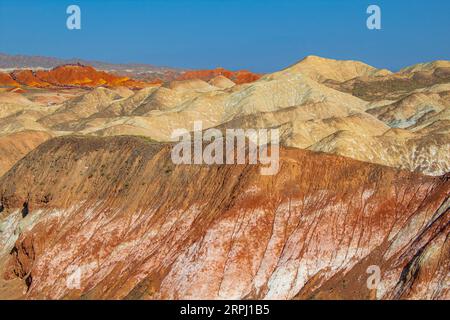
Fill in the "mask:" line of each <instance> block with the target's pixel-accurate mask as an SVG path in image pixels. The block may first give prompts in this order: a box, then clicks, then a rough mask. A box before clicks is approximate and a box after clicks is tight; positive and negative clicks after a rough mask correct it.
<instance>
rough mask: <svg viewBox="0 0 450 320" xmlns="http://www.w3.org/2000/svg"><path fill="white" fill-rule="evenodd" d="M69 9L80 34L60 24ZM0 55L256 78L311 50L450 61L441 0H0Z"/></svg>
mask: <svg viewBox="0 0 450 320" xmlns="http://www.w3.org/2000/svg"><path fill="white" fill-rule="evenodd" d="M70 4H77V5H79V6H80V7H81V11H82V17H81V20H82V29H81V30H76V31H70V30H68V29H67V28H66V19H67V17H68V15H67V14H66V8H67V6H68V5H70ZM370 4H378V5H379V6H380V7H381V9H382V30H380V31H370V30H368V29H367V28H366V19H367V16H368V15H367V14H366V9H367V7H368V5H370ZM0 52H4V53H10V54H30V55H44V56H54V57H60V58H72V57H77V58H83V59H93V60H103V61H108V62H122V63H125V62H141V63H150V64H155V65H166V66H174V67H185V68H214V67H217V66H222V67H225V68H229V69H241V68H246V69H250V70H253V71H258V72H271V71H274V70H277V69H281V68H283V67H285V66H287V65H290V64H292V63H294V62H296V61H298V60H300V59H301V58H302V57H304V56H306V55H310V54H314V55H319V56H325V57H330V58H336V59H354V60H361V61H364V62H366V63H369V64H371V65H374V66H376V67H387V68H390V69H393V70H396V69H399V68H401V67H403V66H406V65H409V64H414V63H418V62H423V61H431V60H437V59H448V60H450V1H449V0H409V1H407V0H386V1H379V0H368V1H366V0H334V1H331V0H308V1H300V0H297V1H296V0H266V1H265V0H258V1H252V0H221V1H219V0H208V1H206V0H148V1H145V0H141V1H138V0H134V1H130V0H128V1H124V0H97V1H95V0H90V1H88V0H81V1H78V0H70V1H65V0H53V1H51V0H39V1H38V0H28V1H27V0H25V1H24V0H21V1H18V0H0Z"/></svg>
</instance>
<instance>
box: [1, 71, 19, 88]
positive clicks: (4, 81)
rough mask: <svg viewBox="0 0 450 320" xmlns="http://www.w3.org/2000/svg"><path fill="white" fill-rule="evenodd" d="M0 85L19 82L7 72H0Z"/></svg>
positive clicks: (12, 84) (14, 84)
mask: <svg viewBox="0 0 450 320" xmlns="http://www.w3.org/2000/svg"><path fill="white" fill-rule="evenodd" d="M0 86H19V83H18V82H17V81H15V80H14V79H13V78H12V77H11V75H9V74H8V73H5V72H0Z"/></svg>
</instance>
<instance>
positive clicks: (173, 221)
mask: <svg viewBox="0 0 450 320" xmlns="http://www.w3.org/2000/svg"><path fill="white" fill-rule="evenodd" d="M170 150H171V146H170V145H168V144H159V143H153V142H149V141H146V140H145V139H144V138H137V137H110V138H93V137H90V138H88V137H62V138H56V139H53V140H50V141H48V142H46V143H44V144H42V145H41V146H39V147H38V148H37V149H36V150H34V151H32V152H31V153H29V154H28V155H27V156H26V157H25V158H24V159H22V160H21V161H19V162H18V163H17V164H16V165H15V166H14V167H13V168H12V169H11V170H9V171H8V172H7V173H6V174H5V175H4V176H3V177H2V178H1V179H0V199H1V202H2V206H3V211H2V212H1V213H0V214H1V218H0V219H1V220H0V228H1V231H2V232H1V233H0V248H2V249H1V251H0V262H1V263H0V267H1V268H2V269H1V275H2V281H3V282H2V283H0V284H1V285H2V293H3V294H4V293H7V292H10V291H13V290H14V288H15V287H16V286H18V283H20V284H21V285H22V286H23V288H24V290H25V291H24V292H25V293H24V296H23V297H24V298H28V299H33V298H85V299H93V298H109V299H112V298H138V299H191V298H200V299H202V298H213V299H216V298H236V299H243V298H272V299H295V298H297V299H307V298H317V299H320V298H362V299H375V298H376V299H393V298H403V299H409V298H433V299H448V298H450V296H449V294H450V293H449V289H448V283H449V281H448V280H449V279H448V266H449V257H448V252H449V251H448V246H449V242H448V232H449V229H448V225H449V218H450V212H449V192H450V179H449V178H450V177H449V175H446V176H442V177H429V176H423V175H420V174H416V173H410V172H407V171H401V170H396V169H392V168H388V167H384V166H380V165H374V164H369V163H364V162H359V161H355V160H352V159H349V158H344V157H340V156H335V155H327V154H322V153H314V152H311V151H306V150H299V149H289V148H282V149H281V150H280V171H279V172H278V174H277V175H275V176H262V175H260V174H259V166H258V165H213V166H203V165H181V166H175V165H173V163H172V162H171V160H170ZM25 209H26V213H27V214H24V210H25ZM373 268H379V270H380V272H381V274H380V276H381V277H380V282H379V283H377V285H376V286H375V287H373V286H368V285H367V283H368V281H369V280H368V277H369V276H370V275H369V274H368V273H367V271H368V270H372V269H373ZM6 298H7V297H6Z"/></svg>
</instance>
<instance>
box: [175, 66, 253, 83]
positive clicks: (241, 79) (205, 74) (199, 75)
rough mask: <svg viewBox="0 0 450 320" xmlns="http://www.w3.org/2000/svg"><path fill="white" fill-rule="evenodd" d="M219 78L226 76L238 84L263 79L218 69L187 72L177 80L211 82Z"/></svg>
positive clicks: (245, 72) (246, 73)
mask: <svg viewBox="0 0 450 320" xmlns="http://www.w3.org/2000/svg"><path fill="white" fill-rule="evenodd" d="M217 76H224V77H226V78H228V79H230V80H231V81H233V82H234V83H236V84H243V83H249V82H253V81H256V80H258V79H259V78H261V75H260V74H256V73H253V72H250V71H247V70H239V71H229V70H226V69H224V68H216V69H213V70H193V71H186V72H184V73H183V74H181V75H180V76H179V77H178V78H177V79H176V80H190V79H201V80H205V81H209V80H211V79H213V78H215V77H217Z"/></svg>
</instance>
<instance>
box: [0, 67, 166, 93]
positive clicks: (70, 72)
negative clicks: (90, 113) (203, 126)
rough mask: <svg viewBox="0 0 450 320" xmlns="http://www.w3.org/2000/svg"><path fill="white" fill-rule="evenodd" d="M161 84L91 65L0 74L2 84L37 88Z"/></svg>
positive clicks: (140, 87)
mask: <svg viewBox="0 0 450 320" xmlns="http://www.w3.org/2000/svg"><path fill="white" fill-rule="evenodd" d="M157 84H160V81H156V82H146V81H139V80H133V79H130V78H128V77H124V76H117V75H114V74H111V73H108V72H105V71H98V70H96V69H94V68H93V67H91V66H84V65H81V64H68V65H61V66H58V67H55V68H53V69H51V70H16V71H13V72H12V73H10V74H0V85H2V86H28V87H36V88H60V87H63V88H71V87H82V88H93V87H98V86H106V87H127V88H131V89H142V88H145V87H148V86H153V85H157Z"/></svg>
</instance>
